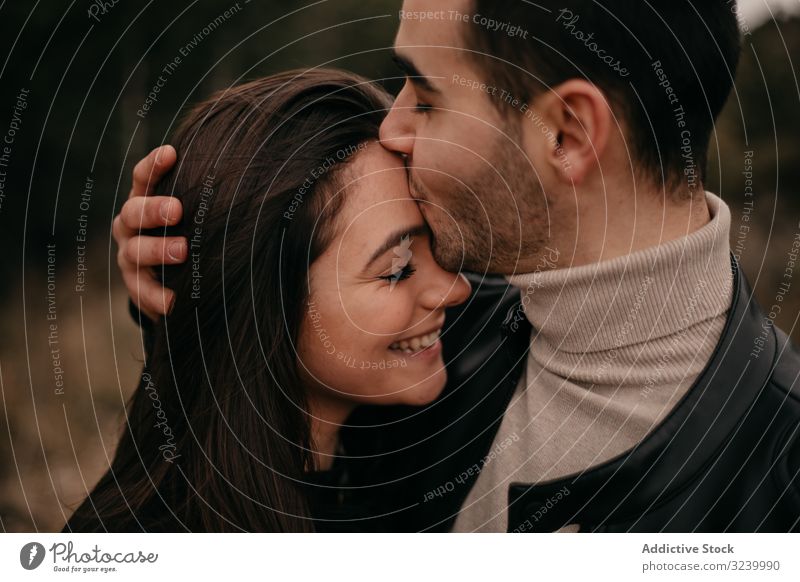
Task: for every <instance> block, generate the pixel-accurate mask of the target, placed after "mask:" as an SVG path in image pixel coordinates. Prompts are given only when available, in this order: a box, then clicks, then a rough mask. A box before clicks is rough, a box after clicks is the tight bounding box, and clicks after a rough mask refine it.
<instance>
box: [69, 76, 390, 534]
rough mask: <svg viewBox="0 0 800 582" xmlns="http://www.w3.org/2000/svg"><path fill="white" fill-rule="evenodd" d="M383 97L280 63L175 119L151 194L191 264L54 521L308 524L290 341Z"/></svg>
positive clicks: (81, 524) (262, 526)
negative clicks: (122, 410)
mask: <svg viewBox="0 0 800 582" xmlns="http://www.w3.org/2000/svg"><path fill="white" fill-rule="evenodd" d="M389 104H390V99H389V97H388V95H387V94H386V93H385V92H384V91H382V90H381V89H379V88H377V87H375V86H374V85H372V84H370V83H368V82H367V81H366V80H365V79H363V78H361V77H359V76H357V75H354V74H350V73H346V72H342V71H335V70H314V71H306V72H300V71H293V72H287V73H282V74H279V75H275V76H271V77H268V78H264V79H259V80H257V81H253V82H250V83H247V84H245V85H241V86H237V87H234V88H232V89H227V90H225V91H222V92H219V93H218V94H216V95H214V96H213V97H211V98H210V99H208V100H207V101H205V102H203V103H201V104H200V105H198V106H197V107H195V108H194V109H193V110H192V111H191V112H190V113H189V115H188V116H187V117H186V118H185V120H184V121H183V123H182V124H181V126H180V128H179V129H178V130H177V131H176V133H175V134H174V136H173V138H172V140H171V143H173V144H174V145H175V147H176V149H177V152H178V162H177V164H176V167H175V168H174V170H173V171H172V172H171V173H170V175H168V176H167V177H166V178H165V179H164V180H163V182H162V183H161V184H160V185H159V193H160V194H170V195H174V196H175V197H177V198H179V199H180V200H181V201H182V203H183V208H184V218H183V221H182V224H181V225H180V226H179V227H178V228H176V229H172V232H171V233H172V234H176V233H178V234H182V235H183V236H186V237H187V238H188V239H189V260H188V261H187V262H186V263H185V264H184V265H180V266H173V267H165V268H163V269H162V270H161V275H162V278H163V281H164V283H165V284H166V286H167V287H169V288H171V289H174V290H175V293H176V297H177V300H176V303H175V306H174V309H173V311H172V312H171V313H170V315H169V316H168V317H166V318H164V319H162V320H161V321H160V322H159V323H158V324H157V325H156V326H155V328H154V330H153V341H152V344H151V349H150V350H149V351H150V353H149V354H148V356H147V358H146V362H145V369H144V374H143V378H142V382H141V384H140V386H139V388H138V389H137V390H136V392H135V393H134V395H133V396H132V398H131V400H130V402H129V405H128V407H127V411H126V412H127V419H126V423H125V427H124V431H123V434H122V437H121V440H120V443H119V445H118V447H117V451H116V455H115V457H114V460H113V462H112V464H111V467H110V468H109V470H108V472H107V473H106V474H105V475H104V476H103V477H102V478H101V479H100V481H99V483H98V484H97V485H96V486H95V488H94V490H93V491H92V492H91V494H90V495H89V496H88V497H87V499H86V500H85V501H84V502H83V503H82V504H81V505H80V507H79V508H78V509H77V510H76V512H75V514H74V515H73V516H72V518H71V519H70V520H69V522H68V523H67V526H66V527H65V531H205V532H223V531H262V532H263V531H309V530H312V529H313V526H312V522H311V520H310V516H309V510H308V504H307V501H306V498H305V496H304V494H303V486H302V481H303V475H304V472H305V471H306V470H307V469H308V468H309V467H312V466H313V461H312V458H311V453H310V450H311V446H310V445H311V443H310V426H309V417H308V414H307V412H306V410H307V409H306V398H305V392H304V389H303V386H302V383H301V381H300V375H299V373H298V361H297V354H296V351H295V349H296V340H297V338H298V334H299V330H300V325H301V322H302V321H303V317H304V305H305V303H306V300H307V297H308V292H309V290H308V287H307V285H308V283H307V282H308V268H309V266H310V265H311V264H313V262H314V260H315V259H316V258H317V257H318V256H319V255H320V254H321V252H322V251H324V249H325V247H326V246H327V244H328V243H329V242H330V239H331V237H332V236H333V231H334V220H333V219H334V216H335V213H336V209H337V204H336V203H335V202H336V201H337V200H340V198H341V197H338V196H337V197H334V196H332V192H333V191H334V189H335V187H336V182H337V174H338V172H339V170H340V169H341V168H342V167H343V166H344V165H345V164H346V163H347V161H348V160H349V159H350V158H352V154H353V152H354V151H355V150H356V148H357V146H358V145H360V144H362V143H364V142H365V141H368V140H373V139H376V138H377V136H378V128H379V126H380V123H381V121H382V119H383V116H384V114H385V111H386V109H387V107H388V106H389ZM320 169H321V170H322V171H320ZM160 234H163V231H161V233H160Z"/></svg>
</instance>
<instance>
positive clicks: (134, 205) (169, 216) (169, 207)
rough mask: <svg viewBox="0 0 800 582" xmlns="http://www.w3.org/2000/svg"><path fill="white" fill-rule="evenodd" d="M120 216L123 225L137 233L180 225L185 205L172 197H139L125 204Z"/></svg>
mask: <svg viewBox="0 0 800 582" xmlns="http://www.w3.org/2000/svg"><path fill="white" fill-rule="evenodd" d="M119 214H120V216H121V217H122V223H123V225H124V226H125V227H126V228H127V229H128V230H130V231H133V232H134V233H136V232H138V231H139V230H141V229H145V228H158V227H159V226H171V225H173V224H178V222H180V220H181V217H182V216H183V205H182V204H181V201H180V200H178V199H177V198H172V197H170V196H151V197H149V198H144V197H142V196H138V197H136V198H131V199H129V200H128V201H127V202H125V204H123V205H122V210H120V212H119Z"/></svg>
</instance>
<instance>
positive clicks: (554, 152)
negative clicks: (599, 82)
mask: <svg viewBox="0 0 800 582" xmlns="http://www.w3.org/2000/svg"><path fill="white" fill-rule="evenodd" d="M533 109H534V110H535V111H536V113H537V114H539V115H540V116H541V118H542V120H543V121H544V123H546V124H547V126H548V127H547V129H548V131H544V129H541V128H540V129H539V132H540V137H539V139H541V138H542V137H543V138H544V141H545V143H544V147H543V148H541V147H540V148H536V149H537V150H538V153H539V155H544V160H540V161H546V162H547V164H548V165H550V166H551V168H552V169H553V171H554V172H555V174H556V175H557V176H558V177H559V179H561V180H564V181H565V182H567V183H570V184H576V185H577V184H580V183H581V182H582V181H583V180H584V179H585V178H586V176H587V175H589V174H590V173H591V171H592V170H593V169H594V168H595V167H597V166H598V165H599V164H600V160H601V159H602V157H603V153H604V152H605V149H606V146H607V144H608V141H609V137H610V132H611V123H612V116H613V113H612V111H611V107H610V105H609V103H608V100H607V99H606V97H605V95H604V94H603V92H602V91H601V90H600V89H599V88H598V87H597V86H596V85H593V84H592V83H589V82H588V81H584V80H583V79H570V80H569V81H565V82H564V83H561V84H560V85H556V86H555V87H553V88H551V89H550V90H549V91H547V92H546V93H544V94H542V95H540V96H538V97H537V98H536V99H535V100H534V103H533Z"/></svg>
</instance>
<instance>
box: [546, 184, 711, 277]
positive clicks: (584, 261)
mask: <svg viewBox="0 0 800 582" xmlns="http://www.w3.org/2000/svg"><path fill="white" fill-rule="evenodd" d="M599 196H600V197H601V198H600V200H604V201H605V200H607V203H603V202H601V203H599V204H589V205H587V208H586V210H585V211H584V212H581V211H580V209H579V211H578V217H579V218H578V223H577V225H576V226H577V228H576V231H577V234H576V236H575V238H574V239H573V240H574V254H573V253H569V254H565V253H561V256H560V262H559V267H578V266H581V265H588V264H592V263H597V262H601V261H607V260H611V259H615V258H617V257H621V256H625V255H629V254H631V253H635V252H637V251H641V250H644V249H647V248H650V247H655V246H658V245H663V244H664V243H667V242H669V241H672V240H675V239H679V238H682V237H685V236H688V235H690V234H692V233H693V232H696V231H697V230H699V229H701V228H702V227H704V226H705V225H706V224H708V222H709V220H710V219H711V215H710V213H709V210H708V204H707V203H706V197H705V192H704V190H703V189H702V187H701V188H698V191H697V193H696V195H694V196H693V197H692V198H691V199H690V200H685V201H679V202H677V201H676V200H678V197H677V195H676V194H674V193H667V194H666V196H665V195H664V193H663V191H662V192H659V191H643V190H641V189H639V190H637V191H635V192H628V193H621V192H619V191H617V192H615V193H614V195H613V196H612V195H608V196H605V195H604V194H603V193H601V194H599ZM596 200H598V199H595V201H596Z"/></svg>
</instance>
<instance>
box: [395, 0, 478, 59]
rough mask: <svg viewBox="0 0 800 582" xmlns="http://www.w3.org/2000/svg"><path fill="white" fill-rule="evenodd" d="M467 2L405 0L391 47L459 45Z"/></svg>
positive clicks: (466, 12) (470, 4)
mask: <svg viewBox="0 0 800 582" xmlns="http://www.w3.org/2000/svg"><path fill="white" fill-rule="evenodd" d="M471 6H472V1H471V0H432V1H431V0H425V1H423V0H406V1H405V2H403V6H402V8H401V10H400V12H399V14H398V16H399V20H400V23H399V27H398V30H397V37H396V38H395V46H413V45H425V46H442V47H460V46H463V36H464V35H463V31H464V26H466V24H465V21H464V18H465V16H466V17H467V18H469V16H468V15H467V14H468V10H469V9H470V8H471Z"/></svg>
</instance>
